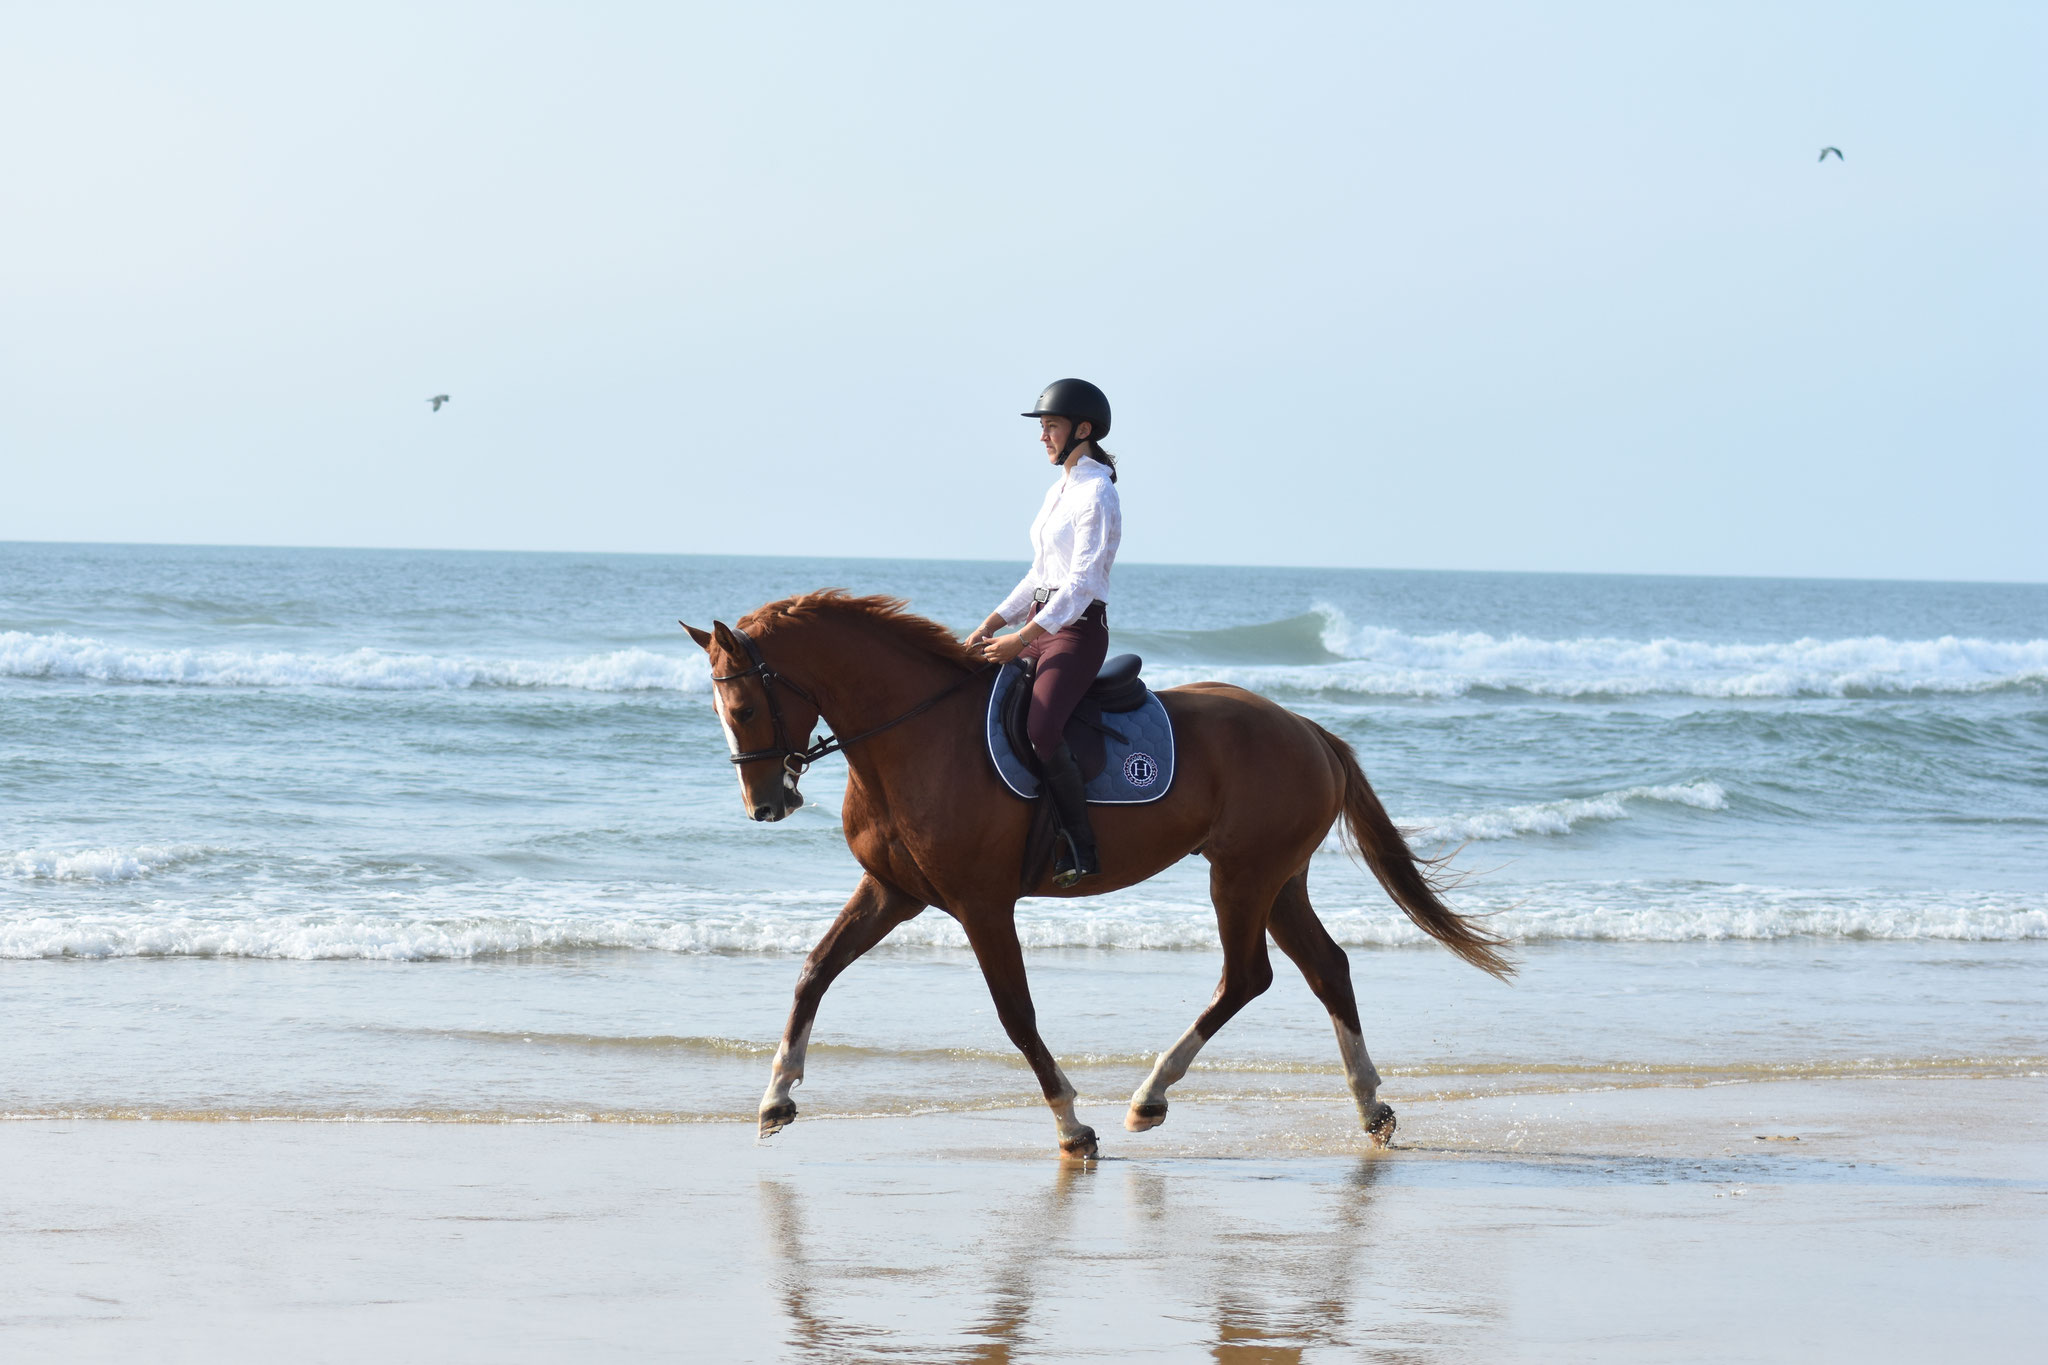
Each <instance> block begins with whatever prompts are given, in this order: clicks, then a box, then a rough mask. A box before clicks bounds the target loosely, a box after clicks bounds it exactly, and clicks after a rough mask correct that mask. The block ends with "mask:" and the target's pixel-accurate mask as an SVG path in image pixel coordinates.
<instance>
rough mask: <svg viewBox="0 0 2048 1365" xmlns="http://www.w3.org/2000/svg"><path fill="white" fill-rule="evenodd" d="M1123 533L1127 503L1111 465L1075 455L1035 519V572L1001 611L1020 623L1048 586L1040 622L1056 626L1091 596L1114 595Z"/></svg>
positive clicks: (1007, 618)
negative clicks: (1112, 576)
mask: <svg viewBox="0 0 2048 1365" xmlns="http://www.w3.org/2000/svg"><path fill="white" fill-rule="evenodd" d="M1123 538H1124V514H1123V506H1122V504H1121V503H1119V502H1118V501H1117V496H1116V484H1115V483H1113V482H1111V480H1110V477H1109V466H1108V465H1106V464H1104V463H1102V462H1101V461H1100V460H1093V459H1089V458H1087V457H1085V456H1081V455H1076V456H1075V457H1074V458H1073V459H1072V460H1069V461H1068V462H1067V466H1066V468H1064V469H1063V470H1061V471H1060V477H1059V479H1058V481H1057V482H1055V483H1054V484H1053V486H1052V487H1051V489H1049V490H1048V491H1047V492H1046V495H1045V505H1044V506H1043V507H1041V508H1039V509H1038V516H1037V517H1036V519H1034V520H1033V521H1032V523H1031V572H1030V573H1027V574H1025V575H1024V580H1023V581H1022V582H1021V583H1019V584H1018V585H1017V586H1016V588H1015V590H1013V591H1012V592H1011V593H1010V595H1009V596H1008V597H1005V598H1004V599H1003V604H1002V605H1001V606H999V607H997V608H996V613H997V614H998V615H999V616H1001V617H1002V618H1003V620H1005V621H1007V622H1009V623H1010V624H1011V625H1013V626H1014V625H1020V624H1022V623H1023V621H1024V618H1025V617H1026V616H1027V615H1029V614H1030V612H1031V603H1032V601H1033V595H1034V594H1035V593H1037V592H1039V591H1041V590H1043V591H1046V592H1049V593H1051V594H1052V597H1051V600H1049V601H1048V602H1046V604H1045V605H1044V606H1042V607H1040V608H1039V609H1038V624H1039V626H1040V627H1041V628H1042V629H1044V630H1048V631H1053V630H1059V629H1061V628H1063V627H1065V626H1067V625H1069V624H1071V623H1072V622H1073V620H1074V618H1076V617H1077V616H1079V615H1080V614H1081V613H1082V612H1084V611H1086V610H1088V604H1089V603H1090V602H1097V601H1100V602H1107V601H1108V600H1109V566H1110V565H1111V564H1114V563H1115V562H1116V549H1117V546H1118V545H1119V544H1121V543H1122V541H1123Z"/></svg>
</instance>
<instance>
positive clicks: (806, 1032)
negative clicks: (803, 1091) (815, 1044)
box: [761, 1024, 811, 1109]
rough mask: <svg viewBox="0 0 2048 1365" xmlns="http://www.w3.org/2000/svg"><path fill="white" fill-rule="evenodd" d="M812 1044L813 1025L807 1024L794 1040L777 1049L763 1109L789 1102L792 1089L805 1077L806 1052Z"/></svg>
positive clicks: (769, 1074)
mask: <svg viewBox="0 0 2048 1365" xmlns="http://www.w3.org/2000/svg"><path fill="white" fill-rule="evenodd" d="M810 1046H811V1026H810V1025H809V1024H805V1025H804V1027H803V1032H801V1033H799V1034H797V1036H796V1038H795V1039H794V1040H793V1041H791V1040H786V1041H784V1043H783V1044H782V1046H781V1047H779V1048H777V1049H776V1050H775V1066H774V1069H773V1070H771V1071H770V1072H769V1073H768V1093H766V1094H765V1095H763V1096H761V1107H762V1108H763V1109H766V1108H768V1107H769V1106H771V1105H777V1104H784V1103H787V1102H788V1100H789V1092H790V1090H791V1089H792V1088H793V1087H795V1086H796V1084H797V1083H798V1082H800V1081H801V1080H803V1078H804V1053H805V1051H807V1050H808V1049H809V1048H810Z"/></svg>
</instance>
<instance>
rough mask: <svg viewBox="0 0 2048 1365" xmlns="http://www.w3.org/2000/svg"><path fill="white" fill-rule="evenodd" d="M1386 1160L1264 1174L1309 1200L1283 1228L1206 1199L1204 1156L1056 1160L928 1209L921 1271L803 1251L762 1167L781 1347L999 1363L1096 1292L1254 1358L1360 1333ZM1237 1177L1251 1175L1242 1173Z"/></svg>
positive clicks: (838, 1250)
mask: <svg viewBox="0 0 2048 1365" xmlns="http://www.w3.org/2000/svg"><path fill="white" fill-rule="evenodd" d="M1390 1164H1391V1163H1389V1162H1388V1161H1387V1160H1386V1159H1384V1158H1378V1157H1371V1156H1366V1157H1361V1158H1359V1159H1358V1161H1357V1163H1356V1164H1355V1165H1354V1166H1349V1167H1346V1168H1344V1169H1343V1171H1342V1173H1341V1178H1340V1179H1336V1180H1330V1179H1327V1178H1323V1179H1317V1178H1314V1177H1310V1178H1309V1179H1307V1180H1306V1181H1304V1180H1303V1179H1302V1177H1301V1176H1300V1175H1296V1174H1293V1173H1290V1174H1288V1175H1285V1176H1273V1177H1265V1178H1271V1179H1274V1180H1275V1181H1276V1182H1282V1181H1284V1182H1285V1183H1284V1185H1276V1189H1277V1188H1286V1189H1289V1190H1291V1192H1292V1193H1293V1194H1294V1195H1295V1196H1296V1199H1297V1200H1300V1199H1303V1198H1306V1199H1307V1200H1309V1201H1310V1202H1312V1203H1313V1204H1315V1206H1316V1207H1319V1208H1320V1209H1322V1210H1323V1214H1322V1216H1321V1217H1318V1218H1316V1219H1314V1220H1312V1221H1311V1222H1309V1223H1307V1224H1305V1225H1304V1224H1297V1225H1295V1226H1286V1227H1282V1226H1277V1225H1276V1224H1275V1223H1274V1222H1273V1221H1272V1220H1270V1219H1267V1218H1261V1219H1258V1220H1256V1221H1254V1220H1249V1219H1246V1218H1244V1217H1241V1216H1239V1215H1237V1214H1236V1213H1234V1212H1233V1211H1232V1210H1231V1209H1229V1208H1219V1207H1216V1206H1215V1204H1214V1202H1213V1201H1212V1200H1210V1199H1206V1198H1204V1197H1203V1191H1204V1190H1205V1189H1212V1188H1213V1185H1212V1183H1211V1182H1212V1181H1213V1179H1214V1177H1215V1176H1216V1175H1217V1174H1218V1172H1217V1169H1216V1166H1215V1165H1214V1164H1212V1163H1208V1162H1202V1163H1188V1164H1187V1165H1182V1164H1181V1163H1174V1165H1175V1166H1177V1167H1179V1168H1180V1169H1179V1170H1178V1171H1176V1170H1175V1169H1173V1168H1172V1167H1169V1168H1168V1169H1165V1170H1160V1169H1148V1168H1145V1167H1136V1166H1130V1165H1127V1164H1125V1163H1122V1162H1116V1163H1102V1164H1100V1165H1097V1164H1093V1163H1089V1164H1083V1163H1077V1162H1066V1163H1061V1164H1059V1165H1058V1166H1056V1167H1054V1168H1053V1169H1052V1170H1051V1171H1049V1172H1048V1184H1047V1185H1046V1186H1044V1187H1042V1193H1041V1194H1040V1195H1038V1196H1037V1197H1026V1198H1022V1199H1018V1198H1010V1199H1007V1200H1005V1201H1003V1202H1001V1203H1000V1204H995V1205H994V1206H993V1207H991V1209H990V1211H989V1213H988V1216H987V1217H986V1218H985V1219H977V1218H975V1217H974V1216H973V1215H972V1214H970V1215H969V1216H968V1217H967V1219H966V1220H964V1223H955V1222H954V1220H953V1217H952V1216H949V1215H948V1214H944V1213H940V1214H937V1215H936V1216H934V1217H933V1219H932V1222H931V1229H930V1232H929V1233H927V1234H924V1235H920V1236H918V1238H917V1243H916V1245H917V1250H918V1253H920V1255H919V1257H918V1259H920V1260H924V1261H926V1262H927V1263H928V1264H929V1269H906V1268H903V1267H901V1266H900V1265H874V1264H866V1265H864V1264H861V1263H860V1262H859V1260H858V1258H857V1257H849V1255H848V1254H847V1253H848V1251H849V1249H857V1248H858V1247H859V1246H860V1245H863V1244H871V1243H852V1244H847V1243H844V1242H840V1241H838V1240H837V1239H835V1241H834V1245H833V1248H832V1253H831V1254H830V1255H829V1256H827V1257H824V1258H820V1259H816V1260H814V1259H813V1255H812V1250H811V1247H812V1233H811V1231H810V1229H809V1228H808V1227H807V1221H806V1214H805V1210H804V1207H803V1205H804V1201H805V1199H806V1197H807V1196H806V1195H805V1194H804V1193H803V1192H802V1190H801V1189H800V1188H799V1187H798V1186H797V1185H794V1184H792V1183H791V1182H789V1181H786V1180H779V1179H770V1180H763V1181H761V1182H760V1191H761V1208H762V1214H763V1219H764V1223H765V1226H766V1231H767V1241H768V1243H769V1246H770V1247H771V1249H772V1252H773V1254H774V1257H775V1259H776V1261H777V1262H778V1272H777V1274H776V1277H775V1287H776V1291H777V1298H778V1299H779V1302H780V1304H781V1308H782V1312H783V1315H784V1317H785V1319H786V1322H787V1332H786V1338H785V1340H786V1342H787V1346H788V1350H789V1352H790V1354H791V1356H792V1357H794V1358H800V1359H816V1360H842V1359H846V1358H848V1357H864V1356H867V1355H898V1354H905V1353H909V1354H912V1355H915V1356H917V1357H918V1358H920V1359H926V1358H932V1359H942V1360H948V1361H959V1362H982V1363H985V1365H1001V1363H1002V1362H1010V1361H1017V1360H1022V1359H1024V1358H1026V1357H1031V1356H1036V1355H1039V1354H1042V1353H1043V1352H1044V1351H1045V1350H1046V1348H1047V1347H1048V1346H1049V1345H1053V1344H1056V1343H1054V1342H1052V1341H1051V1340H1050V1336H1051V1333H1052V1332H1053V1331H1054V1330H1055V1329H1054V1327H1053V1326H1052V1325H1051V1324H1050V1323H1049V1322H1048V1321H1047V1320H1048V1319H1049V1318H1051V1317H1053V1316H1054V1315H1055V1314H1057V1316H1058V1317H1059V1318H1060V1319H1061V1320H1062V1323H1063V1324H1072V1323H1073V1322H1074V1321H1075V1320H1076V1318H1077V1317H1078V1318H1083V1319H1085V1317H1086V1315H1087V1310H1088V1308H1089V1307H1090V1300H1093V1301H1094V1302H1095V1303H1096V1304H1101V1305H1104V1306H1105V1307H1106V1309H1107V1311H1109V1312H1110V1313H1111V1314H1113V1316H1114V1319H1115V1320H1118V1321H1119V1322H1120V1323H1121V1324H1122V1325H1123V1326H1124V1328H1125V1329H1126V1330H1131V1329H1135V1330H1137V1331H1139V1332H1141V1333H1144V1334H1145V1335H1146V1336H1147V1337H1148V1338H1149V1339H1150V1340H1151V1341H1152V1343H1153V1344H1154V1345H1156V1346H1162V1347H1163V1346H1169V1345H1171V1344H1173V1341H1174V1339H1175V1337H1176V1336H1178V1335H1180V1334H1183V1333H1185V1332H1186V1331H1187V1329H1188V1327H1190V1326H1191V1325H1194V1324H1200V1323H1206V1326H1205V1327H1203V1328H1199V1329H1198V1336H1197V1339H1196V1340H1193V1341H1190V1340H1187V1338H1186V1337H1185V1336H1180V1340H1181V1341H1182V1342H1183V1343H1184V1344H1185V1345H1186V1346H1188V1347H1190V1348H1193V1349H1196V1350H1202V1349H1205V1348H1206V1350H1207V1352H1208V1354H1209V1355H1210V1356H1211V1357H1212V1358H1214V1359H1216V1360H1219V1361H1231V1362H1243V1363H1244V1365H1252V1363H1253V1362H1259V1363H1263V1362H1297V1361H1300V1360H1303V1359H1305V1358H1306V1357H1307V1355H1308V1354H1311V1353H1316V1352H1321V1351H1325V1350H1329V1349H1331V1348H1352V1349H1356V1348H1357V1347H1359V1346H1361V1345H1365V1344H1367V1342H1369V1340H1370V1337H1371V1335H1372V1329H1373V1327H1374V1325H1375V1324H1374V1323H1373V1322H1371V1321H1369V1320H1360V1318H1359V1307H1360V1295H1361V1286H1360V1283H1359V1276H1360V1274H1361V1271H1362V1269H1363V1268H1364V1267H1366V1266H1369V1265H1370V1264H1372V1262H1370V1261H1369V1260H1368V1259H1367V1257H1366V1252H1367V1249H1368V1248H1369V1247H1371V1246H1372V1245H1373V1244H1374V1240H1375V1239H1374V1227H1373V1223H1374V1210H1373V1200H1374V1187H1375V1186H1376V1185H1377V1184H1378V1183H1379V1182H1380V1181H1381V1180H1382V1178H1383V1177H1384V1175H1385V1174H1386V1172H1387V1171H1388V1170H1389V1169H1390ZM1190 1166H1194V1167H1197V1168H1198V1169H1200V1174H1201V1175H1202V1176H1203V1177H1205V1178H1203V1179H1182V1178H1177V1177H1179V1176H1181V1175H1191V1174H1194V1171H1192V1170H1190V1169H1189V1167H1190ZM1226 1178H1228V1177H1226ZM1245 1178H1246V1179H1248V1180H1255V1179H1260V1178H1262V1177H1261V1176H1259V1175H1257V1174H1255V1173H1253V1172H1251V1171H1247V1172H1246V1176H1245ZM1119 1192H1121V1194H1122V1195H1123V1199H1122V1200H1121V1204H1122V1211H1121V1216H1119V1210H1118V1202H1119V1201H1117V1200H1116V1199H1115V1198H1114V1196H1115V1194H1117V1193H1119ZM989 1193H991V1194H994V1193H996V1190H995V1189H991V1190H990V1191H989ZM1104 1196H1109V1197H1107V1198H1105V1197H1104ZM1231 1202H1232V1203H1233V1204H1239V1205H1240V1206H1241V1201H1239V1200H1232V1201H1231ZM894 1216H898V1217H901V1216H903V1215H901V1214H899V1215H894ZM948 1227H964V1231H963V1232H962V1233H961V1234H960V1243H961V1244H959V1245H954V1246H949V1245H948V1244H947V1240H948V1239H947V1237H946V1235H945V1229H947V1228H948ZM866 1230H867V1231H868V1232H869V1233H870V1234H872V1233H873V1232H874V1231H875V1230H876V1229H875V1228H874V1226H873V1225H872V1224H868V1225H866ZM897 1245H899V1246H900V1245H902V1244H901V1243H898V1244H897ZM1105 1269H1106V1270H1107V1271H1108V1273H1107V1274H1104V1273H1103V1271H1104V1270H1105ZM877 1279H883V1280H894V1279H906V1280H912V1281H915V1285H914V1287H913V1288H911V1290H910V1292H911V1293H912V1294H913V1295H914V1296H915V1309H916V1311H920V1312H924V1313H937V1314H939V1315H941V1316H942V1317H943V1316H948V1315H950V1316H953V1317H955V1319H956V1320H957V1321H959V1322H960V1326H958V1327H957V1328H952V1329H949V1328H947V1327H946V1326H945V1325H944V1323H943V1322H926V1323H921V1324H918V1325H916V1326H909V1325H906V1324H904V1323H903V1322H902V1320H901V1316H900V1315H901V1313H902V1311H903V1310H905V1309H906V1307H909V1305H906V1304H905V1302H904V1301H903V1300H901V1299H896V1300H894V1302H893V1305H892V1303H891V1302H890V1296H886V1295H884V1296H877V1295H876V1294H874V1293H873V1292H872V1291H873V1289H874V1288H876V1287H877V1286H876V1284H875V1282H876V1280H877ZM1364 1292H1366V1293H1367V1294H1370V1289H1369V1288H1368V1289H1366V1290H1365V1291H1364ZM963 1300H964V1302H962V1301H963ZM1148 1300H1149V1302H1150V1305H1151V1308H1150V1312H1149V1313H1148V1312H1147V1310H1146V1307H1145V1305H1146V1304H1147V1302H1148ZM956 1303H957V1304H958V1305H959V1306H958V1307H957V1308H950V1307H949V1305H950V1304H956ZM1148 1318H1149V1319H1153V1320H1154V1321H1150V1322H1148V1321H1147V1319H1148ZM927 1333H929V1336H927V1335H926V1334H927ZM920 1337H925V1339H923V1340H920V1339H918V1338H920ZM1203 1338H1206V1339H1205V1340H1204V1339H1203ZM1134 1344H1135V1343H1134Z"/></svg>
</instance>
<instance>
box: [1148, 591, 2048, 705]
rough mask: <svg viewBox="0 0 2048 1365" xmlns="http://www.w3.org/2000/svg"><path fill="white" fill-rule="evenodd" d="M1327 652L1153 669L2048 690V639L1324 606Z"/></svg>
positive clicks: (1617, 688)
mask: <svg viewBox="0 0 2048 1365" xmlns="http://www.w3.org/2000/svg"><path fill="white" fill-rule="evenodd" d="M1316 610H1317V611H1318V612H1319V613H1320V614H1321V615H1322V616H1323V618H1324V623H1325V624H1324V630H1323V645H1324V648H1326V649H1327V650H1329V651H1330V652H1331V653H1332V654H1336V655H1339V656H1342V657H1341V660H1340V661H1339V662H1336V663H1326V664H1273V665H1251V666H1244V667H1224V668H1205V667H1203V666H1201V665H1199V664H1196V665H1180V666H1174V667H1169V668H1163V669H1156V670H1153V671H1152V674H1151V675H1148V676H1155V677H1156V679H1157V681H1158V682H1159V684H1160V685H1162V686H1167V685H1171V684H1174V683H1181V682H1194V681H1197V680H1199V679H1202V678H1215V679H1219V680H1221V681H1225V682H1235V683H1238V684H1240V685H1242V686H1245V687H1250V688H1252V689H1254V690H1258V691H1275V690H1294V691H1320V692H1339V693H1354V694H1358V695H1363V696H1386V697H1437V698H1449V697H1461V696H1465V695H1467V694H1469V693H1472V692H1474V691H1503V692H1521V693H1526V694H1530V695H1535V696H1546V697H1586V696H1644V695H1654V694H1659V693H1670V694H1677V695H1682V696H1697V697H1712V698H1728V699H1734V698H1745V697H1758V698H1763V697H1798V696H1820V697H1843V696H1855V695H1883V694H1899V693H1913V692H1981V691H1987V690H1991V689H1994V688H2001V687H2012V686H2021V685H2034V686H2040V685H2044V684H2048V640H1979V639H1962V638H1958V637H1956V636H1953V635H1945V636H1942V637H1941V638H1940V639H1935V640H1892V639H1888V638H1886V637H1884V636H1879V635H1873V636H1863V637H1857V638H1852V639H1841V640H1815V639H1800V640H1792V641H1786V642H1776V643H1755V644H1711V643H1708V642H1706V641H1701V640H1680V639H1671V638H1665V639H1656V640H1623V639H1615V638H1611V637H1604V636H1602V637H1594V636H1588V637H1581V638H1579V639H1573V640H1544V639H1536V638H1532V637H1530V636H1526V635H1511V636H1507V637H1505V638H1500V637H1496V636H1493V635H1488V634H1485V633H1483V632H1446V633H1442V634H1435V635H1410V634H1408V633H1406V632H1403V631H1398V630H1391V629H1388V628H1386V627H1382V626H1357V625H1354V624H1352V623H1351V621H1350V620H1349V619H1348V618H1346V617H1345V615H1344V613H1343V612H1342V611H1340V610H1339V609H1337V608H1336V607H1332V606H1329V605H1327V604H1325V605H1319V606H1318V607H1317V608H1316Z"/></svg>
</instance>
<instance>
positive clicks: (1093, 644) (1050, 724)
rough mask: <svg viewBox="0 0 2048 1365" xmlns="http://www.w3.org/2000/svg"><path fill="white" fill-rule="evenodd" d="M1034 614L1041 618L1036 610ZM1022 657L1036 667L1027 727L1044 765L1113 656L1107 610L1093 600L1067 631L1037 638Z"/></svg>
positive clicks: (1020, 652) (1063, 737) (1032, 743)
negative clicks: (1104, 664)
mask: <svg viewBox="0 0 2048 1365" xmlns="http://www.w3.org/2000/svg"><path fill="white" fill-rule="evenodd" d="M1031 614H1032V615H1033V616H1037V615H1038V608H1037V607H1036V606H1034V607H1032V608H1031ZM1018 657H1019V658H1028V659H1035V660H1037V663H1038V671H1037V673H1036V674H1034V675H1033V678H1032V682H1031V714H1030V717H1029V719H1027V720H1026V722H1025V725H1024V728H1025V731H1026V733H1028V734H1029V735H1030V737H1031V747H1032V749H1033V750H1035V751H1036V752H1037V754H1038V761H1039V762H1041V763H1043V762H1045V761H1046V759H1047V758H1049V757H1050V756H1051V755H1052V752H1053V750H1055V749H1057V748H1059V747H1060V745H1061V744H1063V743H1065V741H1066V729H1067V719H1068V717H1070V716H1072V715H1073V714H1074V708H1075V707H1076V706H1078V705H1079V704H1080V701H1081V698H1082V697H1083V696H1084V695H1086V694H1087V691H1088V687H1089V685H1090V684H1091V683H1093V682H1094V681H1095V675H1096V674H1097V673H1099V672H1100V671H1101V670H1102V661H1103V660H1104V659H1105V658H1107V657H1109V608H1108V607H1107V606H1106V605H1104V604H1103V603H1101V602H1090V603H1089V604H1088V610H1086V611H1084V612H1082V613H1081V614H1080V615H1079V616H1077V617H1075V618H1074V619H1073V620H1072V621H1071V622H1069V623H1068V624H1067V626H1066V628H1065V629H1063V630H1056V631H1054V632H1052V633H1051V634H1050V635H1041V636H1039V637H1038V638H1037V639H1036V640H1033V641H1032V642H1031V643H1030V644H1028V645H1026V646H1024V648H1023V649H1022V650H1021V651H1019V653H1018Z"/></svg>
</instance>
